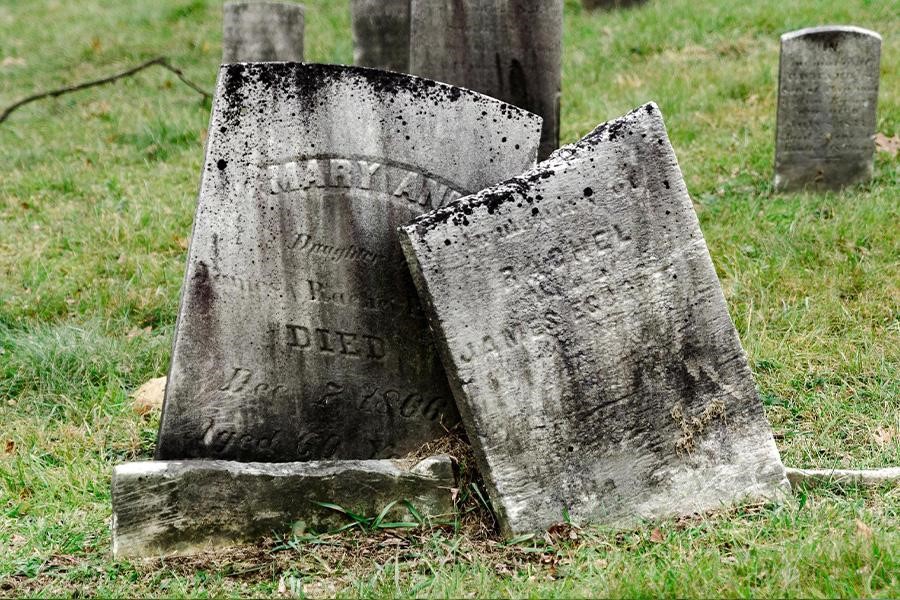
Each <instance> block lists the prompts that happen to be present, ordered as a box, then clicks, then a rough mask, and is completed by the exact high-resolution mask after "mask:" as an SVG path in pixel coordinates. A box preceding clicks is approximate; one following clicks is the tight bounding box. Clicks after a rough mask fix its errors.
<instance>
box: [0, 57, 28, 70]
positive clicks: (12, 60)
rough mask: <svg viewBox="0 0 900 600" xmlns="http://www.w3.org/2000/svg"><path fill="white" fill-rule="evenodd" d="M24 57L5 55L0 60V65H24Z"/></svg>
mask: <svg viewBox="0 0 900 600" xmlns="http://www.w3.org/2000/svg"><path fill="white" fill-rule="evenodd" d="M25 64H26V63H25V59H24V58H19V57H17V56H7V57H6V58H4V59H3V60H2V61H0V67H24V66H25Z"/></svg>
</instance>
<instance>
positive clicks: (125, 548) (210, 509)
mask: <svg viewBox="0 0 900 600" xmlns="http://www.w3.org/2000/svg"><path fill="white" fill-rule="evenodd" d="M455 485H456V477H455V474H454V469H453V462H452V459H451V458H450V457H449V456H433V457H430V458H426V459H424V460H422V461H420V462H419V463H417V464H414V465H413V466H411V467H407V466H404V465H403V464H402V463H400V462H398V461H392V460H340V461H314V462H292V463H240V462H232V461H223V460H183V461H146V462H133V463H125V464H122V465H119V466H117V467H116V468H115V469H114V470H113V477H112V506H113V518H112V540H113V555H114V556H115V557H116V558H122V557H156V556H168V555H184V554H193V553H197V552H202V551H205V550H214V549H218V548H222V547H226V546H231V545H236V544H242V543H250V542H254V541H258V540H260V539H262V538H265V537H270V536H273V535H279V534H285V533H290V532H291V531H292V530H294V528H295V527H298V528H304V529H306V530H311V531H327V530H329V529H335V528H338V527H341V526H343V525H345V524H347V523H348V522H351V521H350V519H349V517H347V516H346V515H344V514H341V513H340V512H339V511H336V510H333V509H329V508H325V507H323V506H321V505H319V504H317V503H318V502H327V503H332V504H336V505H338V506H340V507H342V508H344V509H346V510H349V511H351V512H353V513H355V514H357V515H363V516H366V517H374V516H376V515H378V514H380V513H381V511H382V510H383V509H384V508H385V507H386V506H387V505H388V504H390V503H391V502H392V501H395V500H396V501H397V503H396V504H395V505H394V506H393V508H392V509H391V510H390V511H389V512H388V514H387V515H385V517H384V522H397V521H414V520H415V519H414V516H413V515H412V514H411V513H410V511H409V509H408V507H407V506H406V504H405V503H404V502H403V501H404V500H408V501H409V503H410V504H411V505H412V506H413V508H414V509H415V510H416V512H417V513H418V514H419V515H420V516H422V517H423V518H425V519H432V520H440V519H441V518H448V517H449V516H450V515H451V514H452V513H453V499H452V496H451V493H452V492H451V488H453V487H455Z"/></svg>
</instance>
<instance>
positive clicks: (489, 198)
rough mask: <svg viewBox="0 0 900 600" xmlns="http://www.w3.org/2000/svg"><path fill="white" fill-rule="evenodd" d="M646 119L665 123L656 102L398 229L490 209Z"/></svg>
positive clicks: (416, 230)
mask: <svg viewBox="0 0 900 600" xmlns="http://www.w3.org/2000/svg"><path fill="white" fill-rule="evenodd" d="M648 119H651V120H654V121H656V122H657V124H658V125H659V126H660V127H663V128H664V127H665V125H664V124H663V120H662V112H661V111H660V110H659V106H658V105H657V104H656V103H655V102H652V101H651V102H647V103H645V104H642V105H641V106H639V107H637V108H635V109H634V110H632V111H630V112H628V113H627V114H625V115H623V116H621V117H618V118H616V119H612V120H610V121H606V122H605V123H601V124H600V125H598V126H597V127H595V128H594V129H593V130H592V131H591V132H590V133H588V134H587V135H585V136H584V137H583V138H581V139H580V140H578V141H577V142H574V143H572V144H567V145H565V146H563V147H561V148H559V149H558V150H556V151H555V152H553V154H551V155H550V156H549V157H548V158H547V160H545V161H542V162H541V163H539V164H538V165H537V166H535V167H534V168H532V169H529V170H527V171H525V172H524V173H522V174H521V175H517V176H515V177H512V178H510V179H507V180H506V181H503V182H500V183H498V184H497V185H494V186H491V187H489V188H486V189H484V190H481V191H479V192H477V193H475V194H471V195H469V196H464V197H462V198H459V199H458V200H456V201H454V202H451V203H450V204H448V205H446V206H444V207H441V208H438V209H436V210H433V211H431V212H427V213H425V214H423V215H421V216H419V217H418V218H416V219H415V220H414V221H413V222H412V223H410V224H409V225H406V226H404V227H401V228H400V229H401V230H402V231H403V232H404V233H405V234H406V235H407V236H409V237H410V238H414V237H417V236H418V237H421V236H422V235H423V234H425V233H426V232H428V231H429V230H431V229H434V228H436V227H438V226H440V225H441V224H443V223H446V222H447V221H450V220H451V219H453V218H454V217H456V218H462V219H463V220H465V217H466V216H467V215H471V214H472V213H473V211H474V209H475V208H477V207H481V206H486V207H487V209H488V212H489V213H492V212H493V211H494V209H495V208H496V207H497V206H499V205H501V204H503V203H505V202H508V201H510V200H514V199H516V198H518V197H520V196H522V195H523V194H524V193H525V192H526V191H527V190H528V189H529V188H530V187H531V185H532V184H534V183H535V182H537V181H539V180H541V179H548V178H550V177H552V176H553V174H554V172H555V170H556V169H559V168H562V167H563V166H565V165H566V164H567V162H570V161H572V160H576V159H578V158H580V157H581V156H582V155H584V154H586V152H587V151H589V150H591V149H593V148H595V147H596V146H597V145H599V144H602V143H609V142H615V141H616V140H617V139H619V138H620V135H621V134H622V133H623V132H624V131H625V130H626V128H628V127H629V126H630V125H633V124H635V123H636V122H638V121H647V120H648Z"/></svg>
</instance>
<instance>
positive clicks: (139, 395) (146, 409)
mask: <svg viewBox="0 0 900 600" xmlns="http://www.w3.org/2000/svg"><path fill="white" fill-rule="evenodd" d="M165 392H166V378H165V377H156V378H155V379H151V380H150V381H148V382H147V383H145V384H144V385H142V386H141V387H139V388H138V389H137V391H135V392H134V394H132V395H131V397H132V398H133V399H134V402H133V403H132V406H133V408H134V412H136V413H137V414H139V415H141V416H143V415H146V414H149V413H150V412H152V411H154V410H161V409H162V403H163V395H164V394H165Z"/></svg>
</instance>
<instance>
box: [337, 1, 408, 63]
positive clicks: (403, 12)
mask: <svg viewBox="0 0 900 600" xmlns="http://www.w3.org/2000/svg"><path fill="white" fill-rule="evenodd" d="M350 16H351V21H352V27H353V62H354V64H356V65H359V66H361V67H372V68H375V69H385V70H387V71H397V72H399V73H406V72H408V71H409V0H351V1H350Z"/></svg>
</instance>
